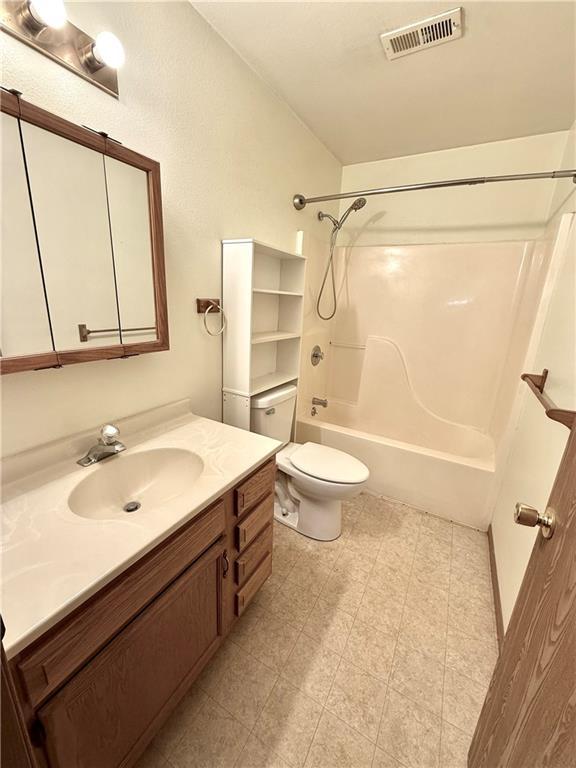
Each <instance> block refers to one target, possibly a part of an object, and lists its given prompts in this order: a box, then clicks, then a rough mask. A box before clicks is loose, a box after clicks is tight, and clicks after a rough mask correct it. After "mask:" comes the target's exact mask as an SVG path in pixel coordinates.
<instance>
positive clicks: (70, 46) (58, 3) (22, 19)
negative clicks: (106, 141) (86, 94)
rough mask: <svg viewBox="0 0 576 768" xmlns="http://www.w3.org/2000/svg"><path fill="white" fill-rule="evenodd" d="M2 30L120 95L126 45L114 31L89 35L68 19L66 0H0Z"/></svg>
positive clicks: (99, 86) (112, 94)
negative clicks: (93, 35) (120, 73)
mask: <svg viewBox="0 0 576 768" xmlns="http://www.w3.org/2000/svg"><path fill="white" fill-rule="evenodd" d="M0 29H2V31H3V32H6V33H7V34H9V35H11V36H12V37H15V38H17V39H18V40H20V41H21V42H22V43H25V44H26V45H29V46H30V47H31V48H34V49H35V50H37V51H39V52H40V53H43V54H44V55H45V56H48V57H49V58H50V59H52V61H55V62H57V63H58V64H60V65H61V66H63V67H66V69H69V70H70V71H71V72H75V73H76V74H77V75H80V77H82V78H84V80H88V81H89V82H91V83H92V84H93V85H96V86H98V88H101V89H102V90H103V91H106V92H107V93H109V94H110V95H111V96H115V97H118V74H117V69H118V68H119V67H121V66H122V64H124V60H125V54H124V48H123V46H122V43H121V42H120V40H119V39H118V38H117V37H116V35H114V34H112V32H100V34H99V35H97V37H96V39H94V38H92V37H90V35H87V34H86V33H85V32H83V31H82V30H81V29H78V27H75V26H74V24H72V23H71V22H70V21H68V18H67V14H66V8H65V5H64V0H23V2H21V3H19V2H14V0H0Z"/></svg>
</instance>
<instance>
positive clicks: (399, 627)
mask: <svg viewBox="0 0 576 768" xmlns="http://www.w3.org/2000/svg"><path fill="white" fill-rule="evenodd" d="M421 525H422V520H420V525H419V526H418V533H417V539H418V536H419V535H420V526H421ZM416 543H417V541H416ZM415 559H416V547H414V550H413V552H412V562H411V563H410V571H409V573H408V584H410V580H411V578H412V571H413V570H414V561H415ZM407 601H408V590H406V595H405V599H404V603H403V606H402V613H401V614H400V621H399V623H398V627H397V629H396V641H395V644H394V652H393V654H392V659H391V661H390V672H389V674H388V683H387V691H386V700H385V702H384V707H383V709H382V714H381V715H380V722H379V724H378V733H377V734H376V744H378V742H379V741H380V731H381V730H382V721H383V719H384V712H385V711H386V705H387V703H388V699H389V697H390V688H391V682H392V672H393V670H394V661H395V659H396V653H397V651H398V641H399V638H400V630H401V627H402V622H403V621H404V613H405V611H406V603H407ZM392 690H394V689H392Z"/></svg>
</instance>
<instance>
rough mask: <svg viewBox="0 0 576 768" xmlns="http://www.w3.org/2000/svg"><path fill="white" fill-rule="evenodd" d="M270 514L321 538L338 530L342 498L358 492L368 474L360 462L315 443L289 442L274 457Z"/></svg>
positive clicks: (331, 536)
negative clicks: (274, 483) (273, 480)
mask: <svg viewBox="0 0 576 768" xmlns="http://www.w3.org/2000/svg"><path fill="white" fill-rule="evenodd" d="M276 465H277V467H278V470H279V472H278V480H277V483H276V498H275V502H274V517H275V518H276V519H277V520H278V521H279V522H280V523H283V524H284V525H288V526H290V527H291V528H295V529H296V530H297V531H299V532H300V533H302V534H304V536H309V537H310V538H312V539H319V540H321V541H332V540H333V539H337V538H338V536H340V534H341V532H342V501H343V500H344V499H350V498H352V497H353V496H356V495H357V494H359V493H360V491H361V490H362V488H363V487H364V486H365V484H366V481H367V480H368V477H369V474H370V473H369V471H368V468H367V467H366V466H365V465H364V464H362V462H361V461H358V459H355V458H354V457H353V456H350V455H349V454H348V453H344V452H343V451H337V450H335V449H334V448H328V447H327V446H325V445H318V444H316V443H304V445H299V444H298V443H289V444H288V445H287V446H286V447H285V448H284V449H283V450H281V451H280V453H278V454H277V456H276Z"/></svg>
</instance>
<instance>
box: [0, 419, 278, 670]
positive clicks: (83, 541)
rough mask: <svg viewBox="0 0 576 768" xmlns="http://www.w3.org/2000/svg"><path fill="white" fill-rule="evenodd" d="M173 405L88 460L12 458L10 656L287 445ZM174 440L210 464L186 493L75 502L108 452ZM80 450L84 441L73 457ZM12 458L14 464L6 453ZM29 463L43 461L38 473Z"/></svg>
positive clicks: (5, 511) (5, 546)
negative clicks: (81, 511) (131, 503)
mask: <svg viewBox="0 0 576 768" xmlns="http://www.w3.org/2000/svg"><path fill="white" fill-rule="evenodd" d="M180 411H182V409H180ZM169 415H170V416H171V417H172V418H171V420H170V421H169V422H167V423H160V424H158V423H156V424H155V425H154V426H153V428H148V429H141V430H140V431H135V432H132V433H131V434H128V435H127V434H126V433H125V431H124V430H123V432H122V435H121V439H122V440H123V442H124V443H125V444H126V446H127V450H126V451H125V452H124V453H122V454H119V455H118V456H115V457H113V458H110V459H107V460H106V461H105V462H103V463H100V464H96V465H94V466H92V467H90V468H81V467H79V466H78V465H77V464H76V463H75V461H74V459H72V458H71V457H66V459H64V460H62V459H61V458H60V461H57V462H55V463H52V464H50V465H49V466H46V465H43V468H42V469H41V470H39V469H38V464H37V461H38V456H36V458H35V461H36V466H35V467H34V462H32V461H31V460H30V459H29V458H26V457H24V459H23V460H22V462H21V464H20V466H21V467H25V468H26V474H25V475H23V476H20V477H16V475H15V473H14V472H13V471H11V469H10V468H9V470H8V471H7V472H6V475H9V476H10V475H12V479H11V482H10V483H8V484H6V485H4V487H3V500H4V502H3V504H2V508H1V509H2V566H1V568H2V595H1V597H2V601H1V607H0V610H1V613H2V618H3V619H4V624H5V625H6V635H5V637H4V648H5V651H6V654H7V656H8V657H9V658H10V657H11V656H14V655H16V654H17V653H18V652H19V651H21V650H22V649H23V648H24V647H25V646H27V645H28V644H29V643H30V642H32V641H33V640H35V639H36V638H37V637H39V636H40V635H41V634H43V633H44V632H45V631H46V630H47V629H49V628H50V627H52V626H53V625H54V624H56V622H57V621H59V620H60V619H61V618H62V617H63V616H66V615H67V614H68V613H70V612H71V611H72V610H73V609H74V608H76V607H77V606H78V605H80V604H81V603H82V602H84V601H85V600H86V599H87V598H88V597H90V596H91V595H93V594H94V593H95V592H97V591H98V590H99V589H101V588H102V587H103V586H104V585H105V584H107V583H108V582H110V581H111V580H112V579H113V578H114V577H115V576H117V575H118V574H119V573H121V572H122V571H123V570H125V569H126V568H127V567H128V566H129V565H131V564H132V563H134V562H135V561H136V560H138V559H139V558H140V557H142V555H144V554H145V553H146V552H148V551H150V550H151V549H153V548H154V547H155V546H156V545H157V544H158V543H159V542H161V541H162V540H163V539H165V538H166V537H167V536H169V534H170V533H172V532H173V531H174V530H176V529H177V528H179V527H180V526H181V525H182V524H183V523H185V522H186V521H187V520H190V519H191V518H193V517H194V516H195V515H197V514H198V513H199V512H200V511H201V510H202V509H204V508H205V507H206V506H208V505H209V504H210V503H211V502H212V501H214V500H215V499H217V498H218V497H219V496H221V495H222V494H223V493H224V492H225V491H227V490H229V489H230V488H231V487H232V486H234V485H235V484H236V483H237V482H238V480H239V479H241V478H242V477H245V476H246V475H248V474H250V472H252V471H253V470H254V469H255V468H256V467H257V466H258V465H259V464H261V463H262V462H263V461H265V460H266V459H267V458H269V457H270V456H272V455H273V454H274V453H276V451H277V450H278V449H279V448H280V445H281V444H280V443H279V442H278V441H276V440H271V439H269V438H267V437H263V436H261V435H256V434H253V433H251V432H245V431H243V430H240V429H236V428H234V427H229V426H227V425H224V424H221V423H220V422H216V421H211V420H210V419H205V418H201V417H199V416H195V415H194V414H190V413H189V412H185V413H184V414H182V412H180V415H177V416H176V417H174V412H172V413H171V414H169ZM121 423H122V422H120V424H121ZM138 426H142V425H141V424H138ZM63 442H64V441H61V443H63ZM73 442H74V441H72V440H70V441H69V445H70V443H73ZM80 442H83V444H84V446H85V447H86V448H87V447H89V446H90V445H92V444H93V443H95V442H96V439H95V437H94V434H92V436H91V438H90V439H89V440H87V435H86V433H85V434H84V436H83V440H82V441H80ZM78 443H79V441H78V439H76V441H75V444H78ZM69 445H68V448H67V451H68V452H70V448H69ZM168 447H169V448H180V449H186V450H189V451H193V452H194V453H196V454H197V455H198V456H200V457H201V459H202V461H203V462H204V469H203V471H202V474H201V475H200V477H199V478H198V479H197V480H196V481H195V482H194V485H193V486H192V488H191V491H190V493H189V494H188V493H187V494H186V498H185V499H183V501H182V503H180V504H178V503H176V504H175V503H174V502H173V501H171V502H170V504H167V505H165V506H158V507H156V508H154V509H153V510H151V509H148V510H144V509H142V510H139V511H138V512H135V513H132V514H131V515H130V516H127V517H126V518H122V519H118V520H116V519H106V520H92V519H88V518H85V517H79V516H78V515H76V514H74V513H73V512H72V511H71V510H70V508H69V505H68V497H69V494H70V493H71V491H72V490H73V489H74V488H75V486H77V484H78V483H79V482H80V481H81V480H82V479H84V478H85V477H87V476H88V475H89V474H90V473H92V472H98V471H99V470H100V468H101V467H103V466H104V465H105V464H106V462H120V461H122V460H123V457H126V456H129V455H132V454H134V453H136V452H139V451H145V450H150V449H156V448H168ZM55 455H57V453H55V451H54V448H51V449H50V450H49V451H46V450H44V458H45V459H46V457H47V456H51V457H52V458H53V457H54V456H55ZM82 455H83V453H82V451H80V453H78V454H77V455H76V454H75V458H80V456H82ZM15 458H16V457H15ZM10 463H12V464H14V462H13V461H12V460H8V465H10ZM31 468H35V469H36V471H33V472H31V473H30V469H31Z"/></svg>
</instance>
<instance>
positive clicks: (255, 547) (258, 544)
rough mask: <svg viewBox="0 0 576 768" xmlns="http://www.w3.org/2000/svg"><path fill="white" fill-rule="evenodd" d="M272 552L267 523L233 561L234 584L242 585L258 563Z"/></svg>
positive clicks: (270, 532) (269, 526) (270, 536)
mask: <svg viewBox="0 0 576 768" xmlns="http://www.w3.org/2000/svg"><path fill="white" fill-rule="evenodd" d="M271 553H272V525H268V526H267V527H266V528H265V529H264V530H263V531H262V533H260V534H259V535H258V536H257V537H256V540H255V541H253V542H252V544H250V546H249V547H248V549H247V550H246V551H245V552H243V553H242V554H241V555H240V556H239V557H238V558H237V559H236V563H235V570H236V573H235V576H236V584H238V585H240V586H241V585H242V584H244V582H245V581H246V579H248V578H249V577H250V576H251V575H252V574H253V573H254V571H255V570H256V568H257V567H258V565H259V564H260V563H261V562H262V560H263V559H264V558H265V557H266V555H268V554H271Z"/></svg>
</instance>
